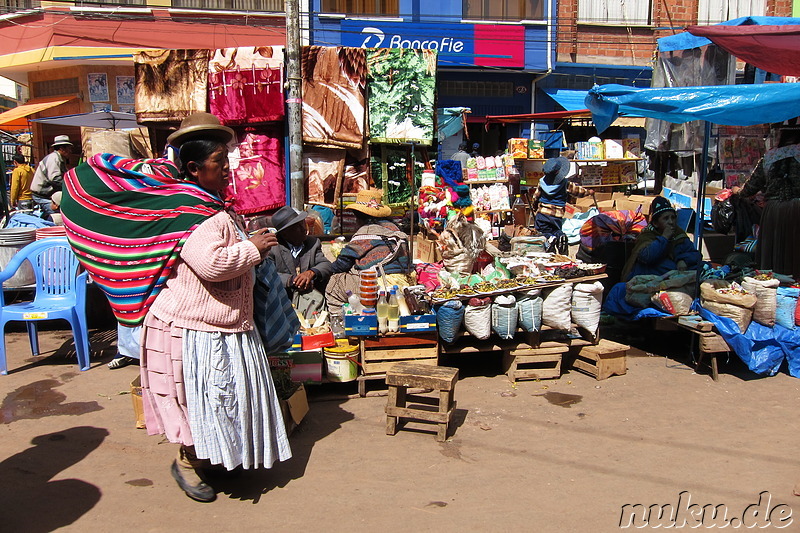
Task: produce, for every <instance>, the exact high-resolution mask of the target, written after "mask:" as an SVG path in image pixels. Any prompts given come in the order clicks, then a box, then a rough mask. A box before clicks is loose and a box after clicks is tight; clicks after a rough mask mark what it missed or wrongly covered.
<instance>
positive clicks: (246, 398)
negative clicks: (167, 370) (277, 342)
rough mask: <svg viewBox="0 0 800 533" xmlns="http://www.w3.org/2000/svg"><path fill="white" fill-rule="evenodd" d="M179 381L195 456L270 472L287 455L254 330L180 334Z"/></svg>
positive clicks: (266, 367) (283, 429)
mask: <svg viewBox="0 0 800 533" xmlns="http://www.w3.org/2000/svg"><path fill="white" fill-rule="evenodd" d="M182 352H183V379H184V386H185V388H186V404H187V409H188V415H189V427H190V428H191V431H192V437H193V440H194V447H195V453H196V454H197V457H199V458H201V459H209V460H210V461H211V462H212V463H214V464H222V465H224V466H225V468H227V469H228V470H232V469H234V468H236V467H237V466H239V465H241V466H242V467H244V468H257V467H259V466H263V467H265V468H269V467H271V466H272V465H273V463H274V462H275V461H285V460H287V459H289V458H291V456H292V451H291V448H290V447H289V440H288V438H287V436H286V427H285V426H284V423H283V416H282V415H281V410H280V404H279V402H278V397H277V395H276V394H275V386H274V384H273V382H272V375H271V374H270V370H269V362H268V360H267V356H266V354H265V353H264V347H263V344H262V343H261V339H260V338H259V336H258V333H257V332H256V331H255V330H251V331H245V332H241V333H222V332H206V331H193V330H189V329H185V330H183V346H182Z"/></svg>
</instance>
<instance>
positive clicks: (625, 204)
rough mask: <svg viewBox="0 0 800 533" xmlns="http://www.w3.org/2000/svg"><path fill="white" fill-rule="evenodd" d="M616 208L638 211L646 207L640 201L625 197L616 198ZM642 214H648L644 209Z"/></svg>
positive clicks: (618, 209)
mask: <svg viewBox="0 0 800 533" xmlns="http://www.w3.org/2000/svg"><path fill="white" fill-rule="evenodd" d="M614 202H615V208H616V210H617V211H632V212H636V211H637V210H640V209H644V206H642V204H640V203H638V202H632V201H631V200H628V199H624V200H615V201H614ZM641 212H642V214H645V215H646V214H647V213H646V212H644V211H641Z"/></svg>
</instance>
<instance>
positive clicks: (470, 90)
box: [438, 80, 514, 98]
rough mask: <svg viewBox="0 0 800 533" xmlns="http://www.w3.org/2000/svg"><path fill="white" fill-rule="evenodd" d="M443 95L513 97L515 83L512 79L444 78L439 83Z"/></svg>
mask: <svg viewBox="0 0 800 533" xmlns="http://www.w3.org/2000/svg"><path fill="white" fill-rule="evenodd" d="M438 89H439V94H441V95H442V96H477V97H486V98H512V97H513V96H514V83H513V82H510V81H454V80H443V81H440V82H439V85H438Z"/></svg>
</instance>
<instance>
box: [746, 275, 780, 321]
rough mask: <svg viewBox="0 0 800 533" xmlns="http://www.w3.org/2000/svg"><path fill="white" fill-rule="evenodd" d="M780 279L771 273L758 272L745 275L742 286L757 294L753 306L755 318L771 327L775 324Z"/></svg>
mask: <svg viewBox="0 0 800 533" xmlns="http://www.w3.org/2000/svg"><path fill="white" fill-rule="evenodd" d="M780 284H781V282H780V280H778V279H776V278H775V277H773V276H772V275H771V274H757V275H756V276H755V277H749V276H745V278H744V279H743V280H742V288H743V289H744V290H746V291H747V292H751V293H753V294H755V295H756V298H757V301H756V305H755V306H754V307H753V320H755V321H756V322H758V323H759V324H761V325H762V326H767V327H768V328H771V327H772V326H774V325H775V312H776V310H777V307H778V286H779V285H780Z"/></svg>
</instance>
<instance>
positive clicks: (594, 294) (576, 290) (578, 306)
mask: <svg viewBox="0 0 800 533" xmlns="http://www.w3.org/2000/svg"><path fill="white" fill-rule="evenodd" d="M602 306H603V284H602V283H600V282H599V281H595V282H593V283H577V284H575V286H574V287H573V289H572V322H574V323H575V325H576V326H578V327H579V328H583V329H585V330H586V331H588V332H589V333H590V334H591V335H592V337H597V330H598V327H599V326H600V308H601V307H602Z"/></svg>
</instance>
